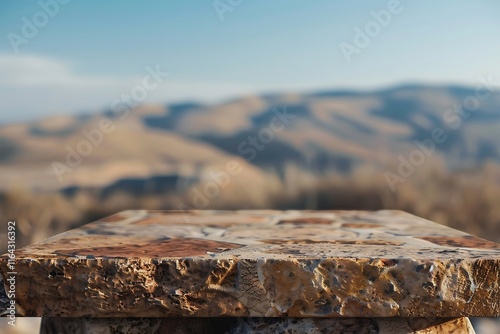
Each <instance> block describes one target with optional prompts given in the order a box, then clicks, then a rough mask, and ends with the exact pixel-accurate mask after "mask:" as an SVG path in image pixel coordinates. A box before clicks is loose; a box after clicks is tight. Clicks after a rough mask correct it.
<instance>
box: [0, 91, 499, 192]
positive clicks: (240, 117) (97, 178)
mask: <svg viewBox="0 0 500 334" xmlns="http://www.w3.org/2000/svg"><path fill="white" fill-rule="evenodd" d="M478 91H479V93H478ZM487 93H488V96H487V97H485V96H486V95H487ZM478 94H479V96H480V97H485V98H478ZM481 94H482V95H481ZM476 100H477V101H478V102H479V103H478V104H475V103H474V102H476ZM280 115H281V116H280ZM283 115H284V116H283ZM286 115H289V116H286ZM280 117H281V118H283V117H285V118H286V117H288V119H287V121H288V122H285V121H283V120H281V122H280ZM103 119H105V120H106V121H107V122H108V125H109V127H110V128H111V126H112V127H113V129H112V130H111V131H109V133H103V136H102V140H101V141H99V143H98V144H97V145H93V146H92V147H91V148H90V146H88V145H87V146H86V144H82V141H91V139H89V138H90V137H89V138H87V137H86V136H85V134H84V133H87V134H88V133H94V134H96V132H95V131H94V132H92V131H93V130H95V129H99V127H100V126H101V122H103ZM285 123H286V124H285ZM436 129H441V130H442V131H443V133H444V135H445V136H446V140H445V141H444V142H442V143H435V154H434V155H435V157H437V158H439V159H442V160H443V161H444V162H445V163H446V165H447V166H448V167H450V168H459V167H467V166H474V165H479V164H481V163H484V162H486V161H490V160H492V161H499V160H500V148H499V145H498V143H500V93H499V92H498V91H496V90H495V89H493V88H491V87H482V88H481V89H480V90H478V89H477V88H467V87H458V86H439V87H431V86H419V85H405V86H398V87H392V88H388V89H383V90H378V91H371V92H359V91H321V92H317V93H309V94H272V95H263V96H250V97H243V98H239V99H234V100H231V101H227V102H225V103H221V104H217V105H201V104H196V103H183V104H174V105H168V106H158V105H155V106H153V105H143V106H140V107H138V108H136V109H134V110H131V111H130V113H129V114H128V115H127V117H126V118H124V119H121V118H119V117H118V116H117V115H116V114H114V113H112V112H109V111H107V112H103V113H101V114H94V115H88V116H85V117H79V116H75V117H73V116H60V117H52V118H47V119H43V120H40V121H36V122H27V123H22V124H15V125H8V126H4V127H1V128H0V188H7V187H15V186H16V185H22V186H27V187H30V188H38V189H72V187H73V188H74V187H99V188H109V189H114V187H118V186H120V185H123V184H126V182H125V181H123V180H134V183H133V186H131V185H130V184H127V187H130V189H132V190H137V189H140V187H141V186H140V185H138V184H137V182H138V180H139V181H140V180H168V182H167V181H165V182H166V183H165V187H169V185H171V184H175V183H176V182H177V181H176V180H177V179H178V176H181V178H183V177H184V178H187V179H192V178H195V177H197V175H199V174H200V170H203V169H205V168H215V169H217V168H220V166H224V164H226V163H227V162H228V161H231V160H236V161H238V162H239V163H240V164H241V166H243V167H244V168H247V169H248V170H251V171H252V172H251V175H252V177H253V178H255V179H256V180H258V179H259V177H260V176H261V175H263V174H264V173H267V172H268V171H274V172H276V173H277V175H280V174H282V173H283V171H284V170H285V169H286V166H288V165H296V166H298V167H299V168H303V169H306V170H310V171H312V172H313V173H314V172H323V171H331V170H337V171H348V170H349V169H351V168H352V167H353V166H356V165H360V164H372V165H376V166H381V167H383V166H388V165H391V164H397V163H398V156H403V157H405V158H406V157H408V155H409V154H410V153H411V152H412V151H414V150H415V149H418V145H417V144H416V141H419V142H422V141H426V140H431V139H432V138H433V131H436ZM94 138H95V141H96V143H97V142H98V140H97V139H99V136H98V135H95V137H94ZM252 138H254V139H252ZM91 144H92V143H91ZM68 147H69V148H70V149H71V150H73V151H74V152H76V153H78V152H79V149H80V150H81V151H82V152H85V153H87V152H88V151H90V153H89V154H88V155H85V156H84V155H83V154H81V156H80V158H81V161H80V162H79V163H78V164H75V167H74V168H73V167H71V166H67V164H66V160H67V157H68V154H69V153H68V152H69V151H68ZM85 148H87V151H85V150H84V149H85ZM54 162H56V163H60V164H62V165H63V166H66V167H68V170H66V172H65V173H64V175H63V176H64V177H63V178H62V181H61V178H58V177H57V175H56V174H57V172H55V171H54V166H53V164H54ZM73 162H76V160H75V161H73ZM63 168H64V167H63ZM259 175H260V176H259ZM162 177H163V178H164V179H162ZM262 179H264V178H262ZM124 182H125V183H124ZM149 182H150V181H149ZM158 182H159V181H158ZM257 182H258V181H257ZM139 183H140V182H139ZM138 187H139V188H138ZM165 187H163V186H158V187H157V188H158V189H159V190H158V191H165ZM174 190H175V189H174Z"/></svg>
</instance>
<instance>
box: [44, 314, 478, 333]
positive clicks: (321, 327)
mask: <svg viewBox="0 0 500 334" xmlns="http://www.w3.org/2000/svg"><path fill="white" fill-rule="evenodd" d="M54 333H80V334H97V333H99V334H112V333H126V334H143V333H148V334H193V333H196V334H224V333H225V334H247V333H253V334H279V333H286V334H304V333H307V334H340V333H342V334H349V333H351V334H409V333H415V334H432V333H436V334H438V333H439V334H452V333H453V334H474V329H473V328H472V326H471V324H470V322H469V320H468V319H467V318H456V319H448V318H415V319H411V318H189V319H186V318H92V319H85V318H44V319H43V321H42V326H41V331H40V334H54Z"/></svg>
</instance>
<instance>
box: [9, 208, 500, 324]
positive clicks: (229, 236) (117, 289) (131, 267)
mask: <svg viewBox="0 0 500 334" xmlns="http://www.w3.org/2000/svg"><path fill="white" fill-rule="evenodd" d="M7 261H8V258H7V257H6V256H3V257H2V258H0V272H1V274H2V275H3V276H4V278H5V275H6V273H7V272H8V271H9V270H8V268H7ZM15 264H16V271H17V272H18V275H17V281H16V282H17V284H16V302H17V305H18V312H19V313H20V314H22V315H28V316H56V317H57V316H64V317H80V316H96V317H165V316H166V317H175V316H194V317H209V316H210V317H212V316H232V317H234V316H241V317H250V316H252V317H253V316H256V317H285V316H290V317H395V316H402V317H429V316H437V317H463V316H499V315H500V292H499V290H500V289H499V288H500V281H499V277H500V248H498V246H497V245H496V244H494V243H491V242H487V241H485V240H482V239H479V238H476V237H472V236H469V235H467V234H465V233H463V232H460V231H456V230H453V229H450V228H447V227H444V226H440V225H437V224H434V223H432V222H429V221H426V220H424V219H420V218H418V217H415V216H411V215H409V214H405V213H401V212H393V211H379V212H350V211H325V212H323V211H304V212H301V211H244V212H221V211H217V212H211V211H188V212H182V211H176V212H147V211H137V212H136V211H125V212H122V213H120V214H118V215H117V216H114V217H108V218H106V219H104V220H100V221H98V222H95V223H91V224H88V225H85V226H83V227H81V228H78V229H75V230H71V231H68V232H65V233H62V234H60V235H57V236H55V237H52V238H49V239H47V240H45V241H42V242H40V243H37V244H34V245H31V246H28V247H25V248H22V249H19V250H17V252H16V263H15Z"/></svg>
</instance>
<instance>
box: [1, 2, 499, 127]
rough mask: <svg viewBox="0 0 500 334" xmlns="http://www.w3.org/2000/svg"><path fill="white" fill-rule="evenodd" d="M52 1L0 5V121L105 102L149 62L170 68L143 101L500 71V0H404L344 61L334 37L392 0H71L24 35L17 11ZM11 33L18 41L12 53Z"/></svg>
mask: <svg viewBox="0 0 500 334" xmlns="http://www.w3.org/2000/svg"><path fill="white" fill-rule="evenodd" d="M54 1H56V0H41V1H23V2H21V1H10V2H7V1H3V2H0V101H2V103H0V123H6V122H15V121H22V120H28V119H35V118H40V117H44V116H48V115H52V114H63V113H80V112H86V111H89V112H90V111H94V110H102V109H106V108H109V106H110V103H111V101H113V100H114V99H116V98H117V97H119V96H120V94H122V93H126V92H130V90H131V89H133V87H135V86H136V85H138V84H140V83H141V82H142V79H143V77H144V76H145V75H146V74H147V71H146V70H145V68H146V67H148V66H149V67H155V66H157V65H158V66H160V68H161V69H162V70H164V71H168V72H169V76H168V78H167V79H166V80H165V81H164V82H163V83H162V84H161V85H160V86H159V87H158V88H157V89H155V90H154V91H151V92H150V93H149V94H148V97H147V99H146V102H152V103H167V102H173V101H181V100H188V99H193V100H200V101H204V102H208V103H212V102H217V101H220V100H224V99H228V98H231V97H233V96H239V95H245V94H257V93H261V92H269V91H311V90H316V89H335V88H360V89H372V88H378V87H383V86H389V85H395V84H398V83H406V82H422V83H431V84H442V83H458V84H470V85H473V84H475V83H476V82H477V78H478V77H479V76H481V75H486V74H493V75H494V76H496V75H500V63H499V62H498V59H499V56H500V43H498V32H500V15H499V14H500V3H499V2H498V1H493V0H491V1H474V2H472V1H439V2H435V1H409V0H406V1H404V0H401V1H400V5H399V6H398V8H399V11H398V13H395V14H391V16H390V21H389V22H388V24H386V26H381V25H380V24H379V27H380V29H379V31H378V32H377V33H375V34H373V37H369V43H368V44H367V45H366V46H363V47H362V48H358V51H359V52H358V53H357V54H352V57H351V61H350V62H348V61H347V60H346V58H345V57H344V54H343V53H342V50H341V47H340V45H341V43H347V44H350V45H353V46H356V45H355V43H354V39H355V36H356V34H357V33H356V32H355V29H356V28H359V29H361V30H362V31H366V29H365V28H366V25H367V24H369V23H370V22H372V21H374V22H376V21H375V19H374V17H373V15H372V11H375V12H380V11H381V10H387V9H388V6H389V3H390V1H305V0H300V1H299V0H287V1H285V0H282V1H278V0H275V1H264V0H252V1H250V0H243V1H240V2H239V3H238V1H237V0H233V1H230V0H220V1H219V0H217V1H216V2H215V3H216V4H219V6H220V4H221V3H222V5H224V4H225V6H226V7H225V8H226V9H228V8H229V9H230V10H227V11H225V12H224V13H223V15H222V17H223V20H221V17H220V16H219V15H218V12H217V10H216V9H215V7H214V1H210V0H198V1H194V0H192V1H135V2H132V1H105V2H104V1H81V0H73V1H69V3H67V4H60V5H59V9H58V12H57V13H56V14H55V15H54V16H53V17H48V16H47V17H48V20H47V22H46V24H45V23H44V22H42V23H44V24H40V27H39V28H38V32H37V33H36V34H35V36H33V37H29V38H25V36H24V35H23V32H22V29H23V25H25V22H26V20H28V21H29V22H31V23H34V20H35V19H34V16H36V15H37V13H38V12H40V11H44V9H43V8H42V6H41V5H40V3H50V2H54ZM61 1H62V0H61ZM231 4H233V5H231ZM41 15H42V16H40V15H39V19H40V18H42V19H43V14H41ZM23 17H24V18H26V20H24V21H23ZM13 34H15V35H16V36H21V37H23V36H24V37H23V38H25V39H24V41H25V43H21V44H19V45H18V46H17V48H18V52H17V53H16V52H14V51H15V50H14V48H13V46H12V45H13V44H12V43H11V40H12V36H13Z"/></svg>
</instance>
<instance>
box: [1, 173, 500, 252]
mask: <svg viewBox="0 0 500 334" xmlns="http://www.w3.org/2000/svg"><path fill="white" fill-rule="evenodd" d="M383 172H384V171H381V170H377V169H375V168H369V167H360V168H357V169H355V170H353V171H352V172H350V173H348V174H339V173H331V174H321V175H320V174H314V173H311V172H304V171H301V170H300V169H298V168H294V167H293V166H290V168H289V172H288V173H286V175H287V176H286V177H285V178H284V177H281V178H279V177H278V176H277V175H276V174H273V173H269V176H268V177H269V182H268V183H267V184H268V186H267V188H263V187H262V185H259V186H256V187H253V188H252V187H251V186H248V182H247V183H246V187H239V186H238V185H237V184H233V185H229V186H227V187H225V188H223V189H221V191H220V194H219V196H217V197H215V198H213V199H211V200H210V201H209V203H208V204H207V205H206V206H205V207H203V209H231V210H232V209H256V208H275V209H319V210H324V209H349V210H379V209H400V210H404V211H407V212H410V213H413V214H416V215H418V216H421V217H424V218H427V219H429V220H432V221H435V222H438V223H440V224H444V225H447V226H450V227H453V228H456V229H459V230H462V231H465V232H468V233H471V234H474V235H477V236H480V237H483V238H486V239H489V240H492V241H496V242H500V206H499V205H498V200H499V199H500V166H498V165H495V164H487V165H484V166H483V167H481V168H476V169H470V170H458V171H453V172H449V171H448V170H446V169H445V168H443V167H441V166H440V165H439V164H429V166H426V167H424V166H422V167H421V168H420V169H419V170H418V171H417V172H416V173H415V174H414V175H412V176H411V177H410V178H408V179H407V181H406V182H405V183H402V184H399V185H398V187H397V189H396V191H395V192H392V191H391V190H390V189H389V187H388V185H387V183H386V180H385V178H384V176H383ZM277 179H279V180H281V181H279V182H277V181H276V180H277ZM235 182H236V181H235ZM197 187H198V188H197ZM200 187H202V185H193V186H192V188H191V189H187V190H186V191H184V192H183V193H180V194H179V193H176V192H169V193H168V194H164V195H160V196H158V195H140V196H135V195H134V196H133V195H130V194H127V193H125V192H115V193H113V194H111V195H109V196H107V197H102V196H101V194H100V192H99V191H98V190H93V191H88V190H87V191H85V190H81V191H78V192H77V193H76V194H72V195H71V196H69V195H63V194H62V193H35V192H30V191H27V190H25V189H11V190H9V191H8V192H5V193H3V194H0V217H2V218H3V219H6V221H5V224H6V223H7V220H16V221H17V246H18V247H21V246H24V245H27V244H30V243H33V242H36V241H40V240H42V239H45V238H47V237H49V236H52V235H55V234H57V233H60V232H63V231H66V230H69V229H71V228H75V227H78V226H80V225H83V224H86V223H89V222H91V221H94V220H96V219H99V218H102V217H105V216H108V215H111V214H113V213H116V212H118V211H121V210H127V209H156V210H160V209H161V210H168V209H179V205H180V203H183V205H184V207H193V205H192V204H191V205H190V203H192V202H193V201H192V197H193V189H195V188H197V189H200ZM4 231H5V232H6V229H2V232H1V233H3V235H2V234H0V240H6V235H5V232H4ZM0 251H1V252H2V253H4V252H5V251H6V246H5V243H4V242H2V243H1V249H0Z"/></svg>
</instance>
